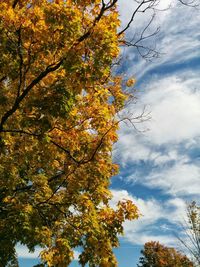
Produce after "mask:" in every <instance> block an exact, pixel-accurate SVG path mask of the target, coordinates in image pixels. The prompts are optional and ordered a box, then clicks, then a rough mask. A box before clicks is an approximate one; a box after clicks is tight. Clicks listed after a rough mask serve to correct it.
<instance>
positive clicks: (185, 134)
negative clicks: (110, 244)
mask: <svg viewBox="0 0 200 267" xmlns="http://www.w3.org/2000/svg"><path fill="white" fill-rule="evenodd" d="M169 6H170V8H169V9H167V10H165V9H166V8H167V7H169ZM134 8H135V4H134V1H131V0H129V1H125V0H119V10H120V14H121V17H120V18H121V20H122V28H123V25H126V23H127V21H128V20H129V18H130V16H131V14H132V12H133V10H134ZM157 9H159V10H161V9H163V11H156V16H155V17H154V21H153V22H152V24H151V25H150V28H148V30H147V32H146V33H147V34H151V33H152V32H154V31H155V30H156V29H157V28H158V27H159V29H160V31H159V33H158V34H157V35H156V36H153V37H152V38H151V39H146V40H145V45H147V46H148V47H152V48H154V44H156V49H157V51H159V57H158V58H154V59H152V60H151V61H148V60H145V59H144V58H142V57H141V56H139V55H138V52H137V50H136V49H134V48H128V49H122V64H121V69H120V70H119V72H121V73H123V75H125V76H126V77H134V78H136V80H137V83H136V85H135V87H134V90H133V92H134V96H135V97H136V98H135V99H137V100H134V101H132V102H130V103H129V105H128V106H127V107H126V108H125V110H124V111H123V114H121V116H123V115H127V114H128V115H129V116H132V118H134V117H137V116H138V115H140V114H141V113H144V114H143V122H140V123H138V121H137V120H136V121H135V125H134V126H135V127H133V126H132V125H127V124H121V128H120V130H119V141H118V142H117V144H116V145H115V147H114V151H113V160H114V161H115V162H117V163H118V164H120V173H119V175H118V176H116V177H113V179H112V184H111V191H112V193H113V199H112V201H111V205H112V206H115V205H116V203H117V202H118V201H119V200H122V199H131V200H132V201H133V202H134V203H135V204H136V205H137V206H138V208H139V210H140V213H141V217H140V218H139V219H138V220H137V221H132V222H125V224H124V236H123V238H120V241H121V246H120V248H118V249H116V250H115V253H116V256H117V259H118V261H119V267H136V266H137V265H136V264H137V262H138V257H139V255H140V250H141V248H142V246H143V245H144V243H145V242H147V241H152V240H153V241H159V242H161V243H162V244H165V245H168V246H174V247H178V248H180V246H179V244H178V243H177V239H176V237H175V235H176V234H177V233H178V234H179V235H182V232H181V231H182V228H181V227H180V223H181V222H182V221H183V220H184V218H185V214H186V205H187V203H189V202H190V201H192V200H195V201H197V202H198V203H199V199H200V198H199V197H200V164H199V163H200V88H199V84H200V27H199V22H200V8H199V9H198V8H189V7H186V6H183V5H181V4H180V3H179V2H178V1H176V0H174V1H173V0H171V1H170V0H161V1H160V4H159V6H158V7H157ZM164 10H165V11H164ZM151 15H152V12H151V11H150V12H148V11H147V12H145V13H140V14H139V15H138V16H137V17H136V19H135V21H134V23H133V26H132V27H130V29H129V30H128V32H127V33H126V38H127V39H129V40H130V39H133V38H136V39H135V40H137V37H138V36H139V33H140V32H141V29H143V28H144V27H145V26H146V25H147V23H148V21H149V19H150V17H151ZM143 52H144V51H143ZM17 253H18V256H19V257H20V267H29V266H33V264H36V263H37V262H38V259H37V256H38V254H39V248H38V249H36V251H35V253H34V254H30V253H28V251H27V250H26V249H25V248H24V247H22V246H20V245H19V246H18V248H17ZM77 258H78V252H76V253H75V261H74V262H73V263H72V264H71V267H76V266H78V263H77V261H76V260H77Z"/></svg>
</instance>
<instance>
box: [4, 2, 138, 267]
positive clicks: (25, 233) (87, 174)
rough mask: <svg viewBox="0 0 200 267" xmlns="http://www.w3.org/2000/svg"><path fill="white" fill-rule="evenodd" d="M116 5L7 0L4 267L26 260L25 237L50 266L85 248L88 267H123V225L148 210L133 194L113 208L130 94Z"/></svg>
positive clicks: (84, 260) (83, 255) (83, 260)
mask: <svg viewBox="0 0 200 267" xmlns="http://www.w3.org/2000/svg"><path fill="white" fill-rule="evenodd" d="M116 2H117V1H116V0H113V1H109V2H108V3H104V2H103V1H100V0H87V1H85V0H84V1H80V0H69V1H64V0H55V1H47V0H32V1H25V0H16V1H13V0H6V1H0V10H1V11H0V40H1V41H0V52H1V58H0V69H1V72H0V73H1V74H0V75H1V76H0V90H1V95H0V137H1V139H0V193H1V194H0V265H1V266H6V265H7V264H8V263H9V264H11V265H13V266H16V264H17V263H16V256H15V245H16V244H17V243H18V242H21V243H22V244H24V245H27V246H28V248H29V249H30V251H33V250H34V248H35V246H36V245H39V246H41V247H42V248H43V251H42V253H41V259H42V261H43V263H44V265H47V266H67V265H68V264H69V263H70V262H71V260H72V258H73V249H74V248H76V247H77V246H81V247H82V253H81V255H80V260H79V261H80V264H81V265H82V266H85V264H86V263H89V265H90V266H116V260H115V257H114V255H113V252H112V248H113V247H116V246H118V234H121V233H122V232H123V227H122V223H123V221H124V220H125V219H136V218H137V217H138V210H137V208H136V206H135V205H134V204H133V203H132V202H131V201H124V202H120V203H118V208H117V209H116V210H114V209H112V208H111V207H109V200H110V198H111V193H110V191H109V189H108V187H109V184H110V178H111V177H112V176H113V175H115V174H116V173H117V169H118V167H117V165H115V164H113V163H112V157H111V151H112V145H113V143H114V142H116V140H117V134H116V131H117V129H118V124H119V121H118V120H117V118H116V114H117V113H118V112H119V111H120V110H121V109H122V107H123V104H124V101H125V100H126V99H127V97H128V95H126V94H125V93H123V92H122V88H121V78H120V77H117V76H114V75H112V73H111V67H112V64H113V63H114V61H115V60H117V57H118V54H119V35H118V34H117V28H118V27H119V24H120V21H119V18H118V12H117V9H116ZM120 38H121V37H120ZM131 83H132V82H131V81H129V84H130V85H131Z"/></svg>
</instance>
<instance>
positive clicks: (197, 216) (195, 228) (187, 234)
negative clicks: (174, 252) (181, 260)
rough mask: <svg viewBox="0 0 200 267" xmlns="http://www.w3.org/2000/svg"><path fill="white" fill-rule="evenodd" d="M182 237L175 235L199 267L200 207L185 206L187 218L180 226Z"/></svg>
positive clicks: (192, 204)
mask: <svg viewBox="0 0 200 267" xmlns="http://www.w3.org/2000/svg"><path fill="white" fill-rule="evenodd" d="M181 229H182V232H183V235H182V236H180V235H176V236H177V237H178V240H179V241H180V242H181V244H182V245H183V247H184V249H185V250H186V251H187V252H188V253H189V254H190V256H191V258H193V259H194V262H195V264H196V266H200V206H198V205H197V203H196V202H192V203H190V204H189V205H188V206H187V218H186V220H185V223H183V224H182V225H181Z"/></svg>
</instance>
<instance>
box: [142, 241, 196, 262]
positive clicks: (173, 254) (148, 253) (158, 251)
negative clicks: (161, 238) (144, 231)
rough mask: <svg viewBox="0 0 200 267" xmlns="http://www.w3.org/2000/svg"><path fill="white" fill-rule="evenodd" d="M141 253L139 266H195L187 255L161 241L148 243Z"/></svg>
mask: <svg viewBox="0 0 200 267" xmlns="http://www.w3.org/2000/svg"><path fill="white" fill-rule="evenodd" d="M141 254H142V256H141V257H140V259H139V264H138V265H137V266H138V267H194V264H193V263H192V262H191V261H190V260H189V259H188V258H187V257H186V256H185V255H183V254H181V253H180V252H178V251H177V250H175V249H174V248H169V247H166V246H164V245H161V244H160V243H159V242H153V241H151V242H148V243H146V244H145V245H144V249H143V250H142V251H141Z"/></svg>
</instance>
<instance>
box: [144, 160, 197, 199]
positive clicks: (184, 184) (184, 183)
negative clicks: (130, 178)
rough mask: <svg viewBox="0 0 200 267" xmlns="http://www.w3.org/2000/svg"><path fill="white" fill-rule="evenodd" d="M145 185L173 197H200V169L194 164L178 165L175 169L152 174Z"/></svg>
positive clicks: (171, 168) (170, 168)
mask: <svg viewBox="0 0 200 267" xmlns="http://www.w3.org/2000/svg"><path fill="white" fill-rule="evenodd" d="M144 184H147V185H148V186H150V187H153V188H155V187H156V188H161V189H162V190H164V192H165V193H169V194H172V195H178V196H184V195H185V196H187V195H199V192H200V168H199V167H198V166H196V165H194V164H184V163H177V164H175V165H174V166H173V167H169V168H166V169H164V170H160V171H155V172H152V173H151V174H150V175H149V176H147V177H146V179H145V181H144Z"/></svg>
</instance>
